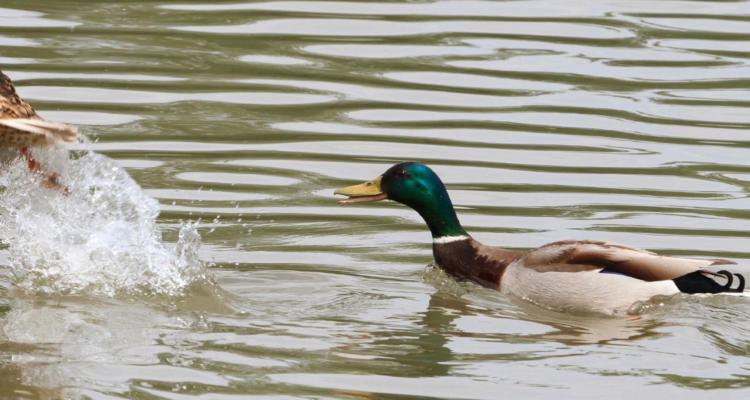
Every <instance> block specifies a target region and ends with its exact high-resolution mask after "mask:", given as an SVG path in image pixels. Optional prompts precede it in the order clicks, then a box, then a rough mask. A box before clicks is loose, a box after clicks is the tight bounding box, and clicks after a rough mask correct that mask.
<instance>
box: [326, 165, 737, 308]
mask: <svg viewBox="0 0 750 400" xmlns="http://www.w3.org/2000/svg"><path fill="white" fill-rule="evenodd" d="M334 194H336V195H342V196H346V199H343V200H340V201H339V203H340V204H342V205H351V204H361V203H367V202H375V201H382V200H392V201H395V202H398V203H401V204H403V205H405V206H407V207H410V208H412V209H413V210H415V211H416V212H417V213H419V215H420V216H421V217H422V219H424V222H425V223H426V224H427V227H428V228H429V230H430V233H431V234H432V254H433V258H434V263H435V264H436V265H437V266H438V267H439V268H441V269H442V270H444V271H445V272H446V273H448V274H449V275H451V276H452V277H454V278H456V279H458V280H461V281H471V282H474V283H477V284H479V285H482V286H484V287H487V288H491V289H496V290H499V291H500V292H501V293H507V294H510V295H512V296H514V297H516V298H520V299H523V300H525V301H528V302H531V303H534V304H536V305H537V306H540V307H543V308H547V309H552V310H557V311H563V312H572V313H596V314H609V315H618V314H626V315H627V314H633V313H636V312H637V311H635V310H636V309H637V307H636V305H638V304H648V303H647V302H649V301H654V300H655V299H657V300H658V299H660V298H666V297H662V296H668V297H672V296H674V295H677V294H679V293H685V294H689V295H694V294H718V293H727V294H735V295H736V294H743V293H744V289H745V278H744V277H743V276H742V275H741V274H740V273H736V272H729V271H727V270H725V269H722V270H720V271H718V272H714V271H713V270H715V269H717V268H712V269H711V270H710V269H708V268H709V267H716V266H723V265H736V264H735V263H734V262H732V261H729V260H723V259H711V260H703V259H693V258H677V257H670V256H664V255H659V254H656V253H653V252H651V251H647V250H642V249H638V248H634V247H629V246H624V245H620V244H616V243H610V242H607V241H596V240H562V241H556V242H553V243H549V244H545V245H543V246H541V247H538V248H536V249H532V250H526V251H521V250H515V249H505V248H501V247H494V246H489V245H485V244H483V243H481V242H479V241H478V240H476V239H474V238H473V237H472V236H471V235H470V234H469V233H467V232H466V230H465V229H464V228H463V226H462V225H461V223H460V221H459V218H458V216H457V214H456V210H455V209H454V207H453V203H452V202H451V199H450V196H449V195H448V191H447V189H446V187H445V185H444V184H443V182H442V180H441V179H440V178H439V177H438V175H437V174H436V173H435V172H434V171H433V170H432V169H431V168H429V167H428V166H426V165H424V164H421V163H417V162H402V163H398V164H395V165H393V166H392V167H390V168H388V170H386V171H385V173H383V174H382V175H380V176H378V177H376V178H375V179H373V180H370V181H367V182H365V183H361V184H357V185H353V186H348V187H344V188H340V189H337V190H335V192H334ZM727 268H728V267H727ZM745 295H746V294H745Z"/></svg>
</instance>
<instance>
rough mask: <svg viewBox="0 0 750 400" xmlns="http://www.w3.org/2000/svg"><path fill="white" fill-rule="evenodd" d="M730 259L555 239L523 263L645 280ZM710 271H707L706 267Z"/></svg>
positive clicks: (677, 274) (544, 269)
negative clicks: (692, 256) (599, 271)
mask: <svg viewBox="0 0 750 400" xmlns="http://www.w3.org/2000/svg"><path fill="white" fill-rule="evenodd" d="M723 264H734V262H732V261H728V260H698V259H691V258H677V257H666V256H660V255H658V254H655V253H652V252H650V251H645V250H640V249H636V248H632V247H627V246H621V245H617V244H613V243H607V242H595V241H565V242H555V243H550V244H548V245H545V246H542V247H540V248H539V249H536V250H534V251H531V252H529V253H528V254H527V255H526V257H525V258H524V265H526V266H527V267H529V268H532V269H534V270H537V271H540V272H548V271H560V272H577V271H587V270H597V269H606V270H608V271H612V272H618V273H621V274H623V275H627V276H630V277H633V278H637V279H641V280H644V281H660V280H668V279H675V278H678V277H680V276H683V275H686V274H689V273H691V272H695V271H698V270H701V269H703V268H706V267H709V266H712V265H723ZM706 272H707V273H708V271H706Z"/></svg>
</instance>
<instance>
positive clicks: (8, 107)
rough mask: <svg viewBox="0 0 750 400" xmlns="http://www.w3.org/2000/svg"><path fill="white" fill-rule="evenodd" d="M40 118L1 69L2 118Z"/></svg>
mask: <svg viewBox="0 0 750 400" xmlns="http://www.w3.org/2000/svg"><path fill="white" fill-rule="evenodd" d="M15 118H39V116H38V115H37V114H36V112H35V111H34V109H33V108H32V107H31V105H29V103H27V102H25V101H23V99H21V98H20V97H18V94H16V88H15V87H14V86H13V82H11V80H10V78H8V75H5V74H4V73H2V71H0V119H15Z"/></svg>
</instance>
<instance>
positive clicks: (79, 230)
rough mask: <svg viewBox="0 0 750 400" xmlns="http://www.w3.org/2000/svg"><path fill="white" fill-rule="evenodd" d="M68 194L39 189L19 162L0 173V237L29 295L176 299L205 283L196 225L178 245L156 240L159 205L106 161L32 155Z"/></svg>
mask: <svg viewBox="0 0 750 400" xmlns="http://www.w3.org/2000/svg"><path fill="white" fill-rule="evenodd" d="M35 154H36V155H37V156H38V157H41V158H42V159H43V162H44V163H45V164H47V165H52V166H54V169H55V170H57V171H59V172H60V173H61V181H62V183H64V184H65V185H66V186H67V187H68V188H69V189H70V194H69V195H64V194H62V193H61V192H59V191H54V190H50V189H47V188H44V187H43V186H42V185H40V183H39V177H38V176H37V175H36V174H33V173H31V172H29V170H28V168H26V167H25V165H24V162H23V161H22V160H15V161H13V162H11V163H10V164H9V165H8V164H6V165H4V166H2V170H1V171H0V187H3V188H4V189H3V188H0V240H1V241H2V242H3V243H4V244H5V245H7V246H8V248H7V253H8V256H7V259H8V264H9V267H10V268H11V269H12V271H13V275H14V276H15V282H14V283H15V284H16V286H18V287H19V288H21V289H23V290H25V291H29V292H43V293H86V294H97V295H105V296H115V295H119V294H128V295H132V294H162V295H178V294H180V293H182V291H183V290H184V289H185V288H186V287H188V286H190V285H191V284H192V283H194V282H196V281H200V280H208V279H209V278H208V275H207V274H208V272H207V269H206V268H205V266H204V265H203V263H202V262H201V261H200V259H199V258H198V256H197V251H198V248H199V246H200V235H199V234H198V232H197V230H196V225H195V224H192V223H188V224H183V226H181V228H180V232H179V240H178V242H177V245H176V246H174V247H172V246H168V245H166V244H164V243H163V242H162V240H161V234H162V232H161V230H160V228H159V226H158V225H157V223H156V218H157V216H158V215H159V204H158V202H157V201H156V200H154V199H152V198H151V197H149V196H147V195H146V194H145V193H144V192H143V190H141V188H140V186H138V184H137V183H136V182H135V181H133V179H131V178H130V176H128V174H127V173H126V172H125V171H124V170H123V169H122V168H120V167H118V166H117V165H116V164H115V163H114V162H113V161H112V160H110V159H109V158H107V157H104V156H102V155H99V154H96V153H94V152H83V153H82V155H80V156H79V157H77V158H75V159H70V160H69V159H68V157H67V155H66V154H65V152H64V151H61V150H49V151H44V152H43V154H38V153H35Z"/></svg>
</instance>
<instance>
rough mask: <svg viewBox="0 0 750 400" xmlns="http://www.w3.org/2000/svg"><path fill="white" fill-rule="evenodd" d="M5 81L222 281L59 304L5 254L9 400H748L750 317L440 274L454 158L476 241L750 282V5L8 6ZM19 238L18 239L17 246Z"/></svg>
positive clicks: (715, 307)
mask: <svg viewBox="0 0 750 400" xmlns="http://www.w3.org/2000/svg"><path fill="white" fill-rule="evenodd" d="M2 7H3V8H0V69H2V70H3V71H4V72H5V73H7V74H8V75H10V76H11V77H12V78H13V79H14V81H15V82H16V84H17V87H18V90H19V92H20V94H21V95H22V96H24V97H25V98H26V99H27V100H28V101H30V102H31V103H33V104H34V105H35V106H36V108H37V109H38V110H39V112H40V113H41V114H43V115H44V116H46V117H48V118H49V119H53V120H61V121H66V122H70V123H74V124H77V125H79V126H80V127H81V130H82V132H84V133H85V134H86V135H87V136H89V137H90V138H91V139H92V140H93V141H95V143H94V144H93V145H92V146H93V149H94V150H96V151H97V152H100V153H102V154H104V155H106V156H108V157H111V158H113V159H115V160H116V161H117V162H118V164H119V165H121V166H124V167H125V168H127V171H128V172H129V173H130V174H131V176H132V177H133V178H134V179H135V180H136V181H137V182H138V183H139V184H140V185H141V186H142V187H143V188H144V190H145V191H146V192H147V193H148V194H149V195H151V196H152V197H155V198H157V199H158V200H159V202H160V204H161V210H162V212H161V216H160V218H159V224H160V226H161V227H162V228H163V229H164V231H165V235H164V240H165V241H167V242H170V243H173V242H175V241H176V240H177V228H178V226H179V224H180V221H188V220H197V219H199V218H200V219H201V220H202V223H201V225H200V229H199V230H200V233H201V236H202V238H203V246H202V247H201V252H200V256H201V258H202V259H203V260H204V261H205V262H206V263H209V264H210V269H211V271H212V274H213V276H214V279H215V281H216V285H213V286H211V285H209V286H202V287H199V288H194V289H192V290H190V291H189V292H188V293H187V294H185V295H184V296H181V297H178V298H165V297H163V296H156V295H153V296H151V295H149V294H144V295H140V296H128V297H115V298H107V297H104V296H98V295H87V294H81V295H62V294H52V295H41V294H35V293H28V292H26V291H23V290H20V289H19V288H17V287H16V284H15V280H14V277H13V271H11V269H10V268H9V267H7V265H10V260H9V257H10V256H9V255H8V254H7V250H3V251H0V398H3V399H5V398H8V399H17V398H21V399H27V398H28V399H57V398H91V399H114V398H135V399H180V400H183V399H247V398H278V399H288V398H305V399H333V398H336V399H363V398H367V399H370V398H372V399H407V398H461V399H497V398H524V399H532V398H533V399H537V398H539V399H541V398H597V399H598V398H607V397H616V398H619V397H622V396H625V395H629V396H640V397H641V398H643V399H651V398H664V397H666V396H672V397H679V398H681V399H692V398H720V397H723V398H733V399H738V398H745V397H747V396H748V395H749V394H750V390H748V389H747V387H748V386H750V363H749V362H748V357H747V355H748V352H749V351H750V302H748V301H742V300H738V299H729V298H723V299H718V298H714V299H698V298H691V299H681V300H673V301H668V302H667V303H666V304H664V305H662V306H657V307H655V308H654V310H652V311H650V312H648V313H646V314H644V315H643V316H642V317H641V318H640V319H638V320H628V319H622V318H595V317H581V316H570V315H563V314H557V313H553V312H549V311H544V310H540V309H537V308H534V307H532V306H529V305H526V304H524V303H521V302H518V301H516V300H513V299H509V298H507V297H505V296H503V295H500V294H498V293H496V292H493V291H490V290H486V289H482V288H479V287H477V286H474V285H468V284H457V283H455V282H454V281H452V280H451V279H449V278H446V277H445V276H442V275H441V274H440V273H439V272H436V271H432V270H429V269H428V268H426V267H427V265H428V264H429V263H430V261H431V253H430V249H431V246H430V235H429V232H428V231H427V229H426V228H425V227H424V226H423V223H422V222H421V220H419V217H418V216H417V215H416V213H414V212H413V211H411V210H408V209H406V208H405V207H402V206H399V205H396V204H388V203H379V204H371V205H363V206H353V207H348V208H341V207H338V206H337V205H336V203H335V199H334V198H333V195H332V189H333V188H335V187H339V186H343V185H347V184H351V183H355V182H360V181H363V180H366V179H370V178H373V177H375V176H376V175H378V174H380V173H381V172H383V171H384V170H385V169H386V168H387V167H388V166H389V165H391V164H392V163H394V162H396V161H401V160H418V161H422V162H425V163H428V164H430V165H431V166H432V167H433V168H434V169H435V170H436V171H437V172H438V173H439V174H440V175H441V177H443V179H444V181H445V182H446V184H447V186H448V188H449V190H450V191H451V195H452V198H453V200H454V202H455V203H456V205H457V208H458V210H459V214H460V216H461V220H462V222H463V224H464V226H465V227H466V228H467V230H469V231H470V232H472V233H473V234H474V235H475V237H477V238H478V239H479V240H482V241H483V242H485V243H488V244H497V245H502V246H506V247H511V248H531V247H536V246H539V245H541V244H544V243H547V242H551V241H554V240H559V239H569V238H580V239H584V238H593V239H602V240H610V241H615V242H621V243H625V244H628V245H632V246H638V247H643V248H648V249H650V250H654V251H660V252H664V253H667V254H675V255H688V256H700V257H720V258H732V259H735V260H737V261H739V262H740V263H743V264H750V249H749V247H748V244H750V242H749V241H748V233H747V232H748V219H750V212H749V211H748V210H750V200H748V188H749V187H750V129H749V128H750V90H748V87H750V62H749V61H750V17H749V16H750V3H748V2H735V1H704V2H698V1H608V2H585V1H578V2H574V1H553V0H546V1H543V0H539V1H508V2H495V1H442V2H437V3H433V2H422V1H420V2H404V1H387V2H385V1H383V2H374V1H372V2H365V1H359V2H328V1H266V2H244V3H243V2H236V3H226V4H222V3H211V2H205V1H204V2H201V1H191V0H185V1H181V2H168V1H146V0H142V1H110V2H98V1H77V0H3V2H2ZM11 245H12V244H11Z"/></svg>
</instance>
